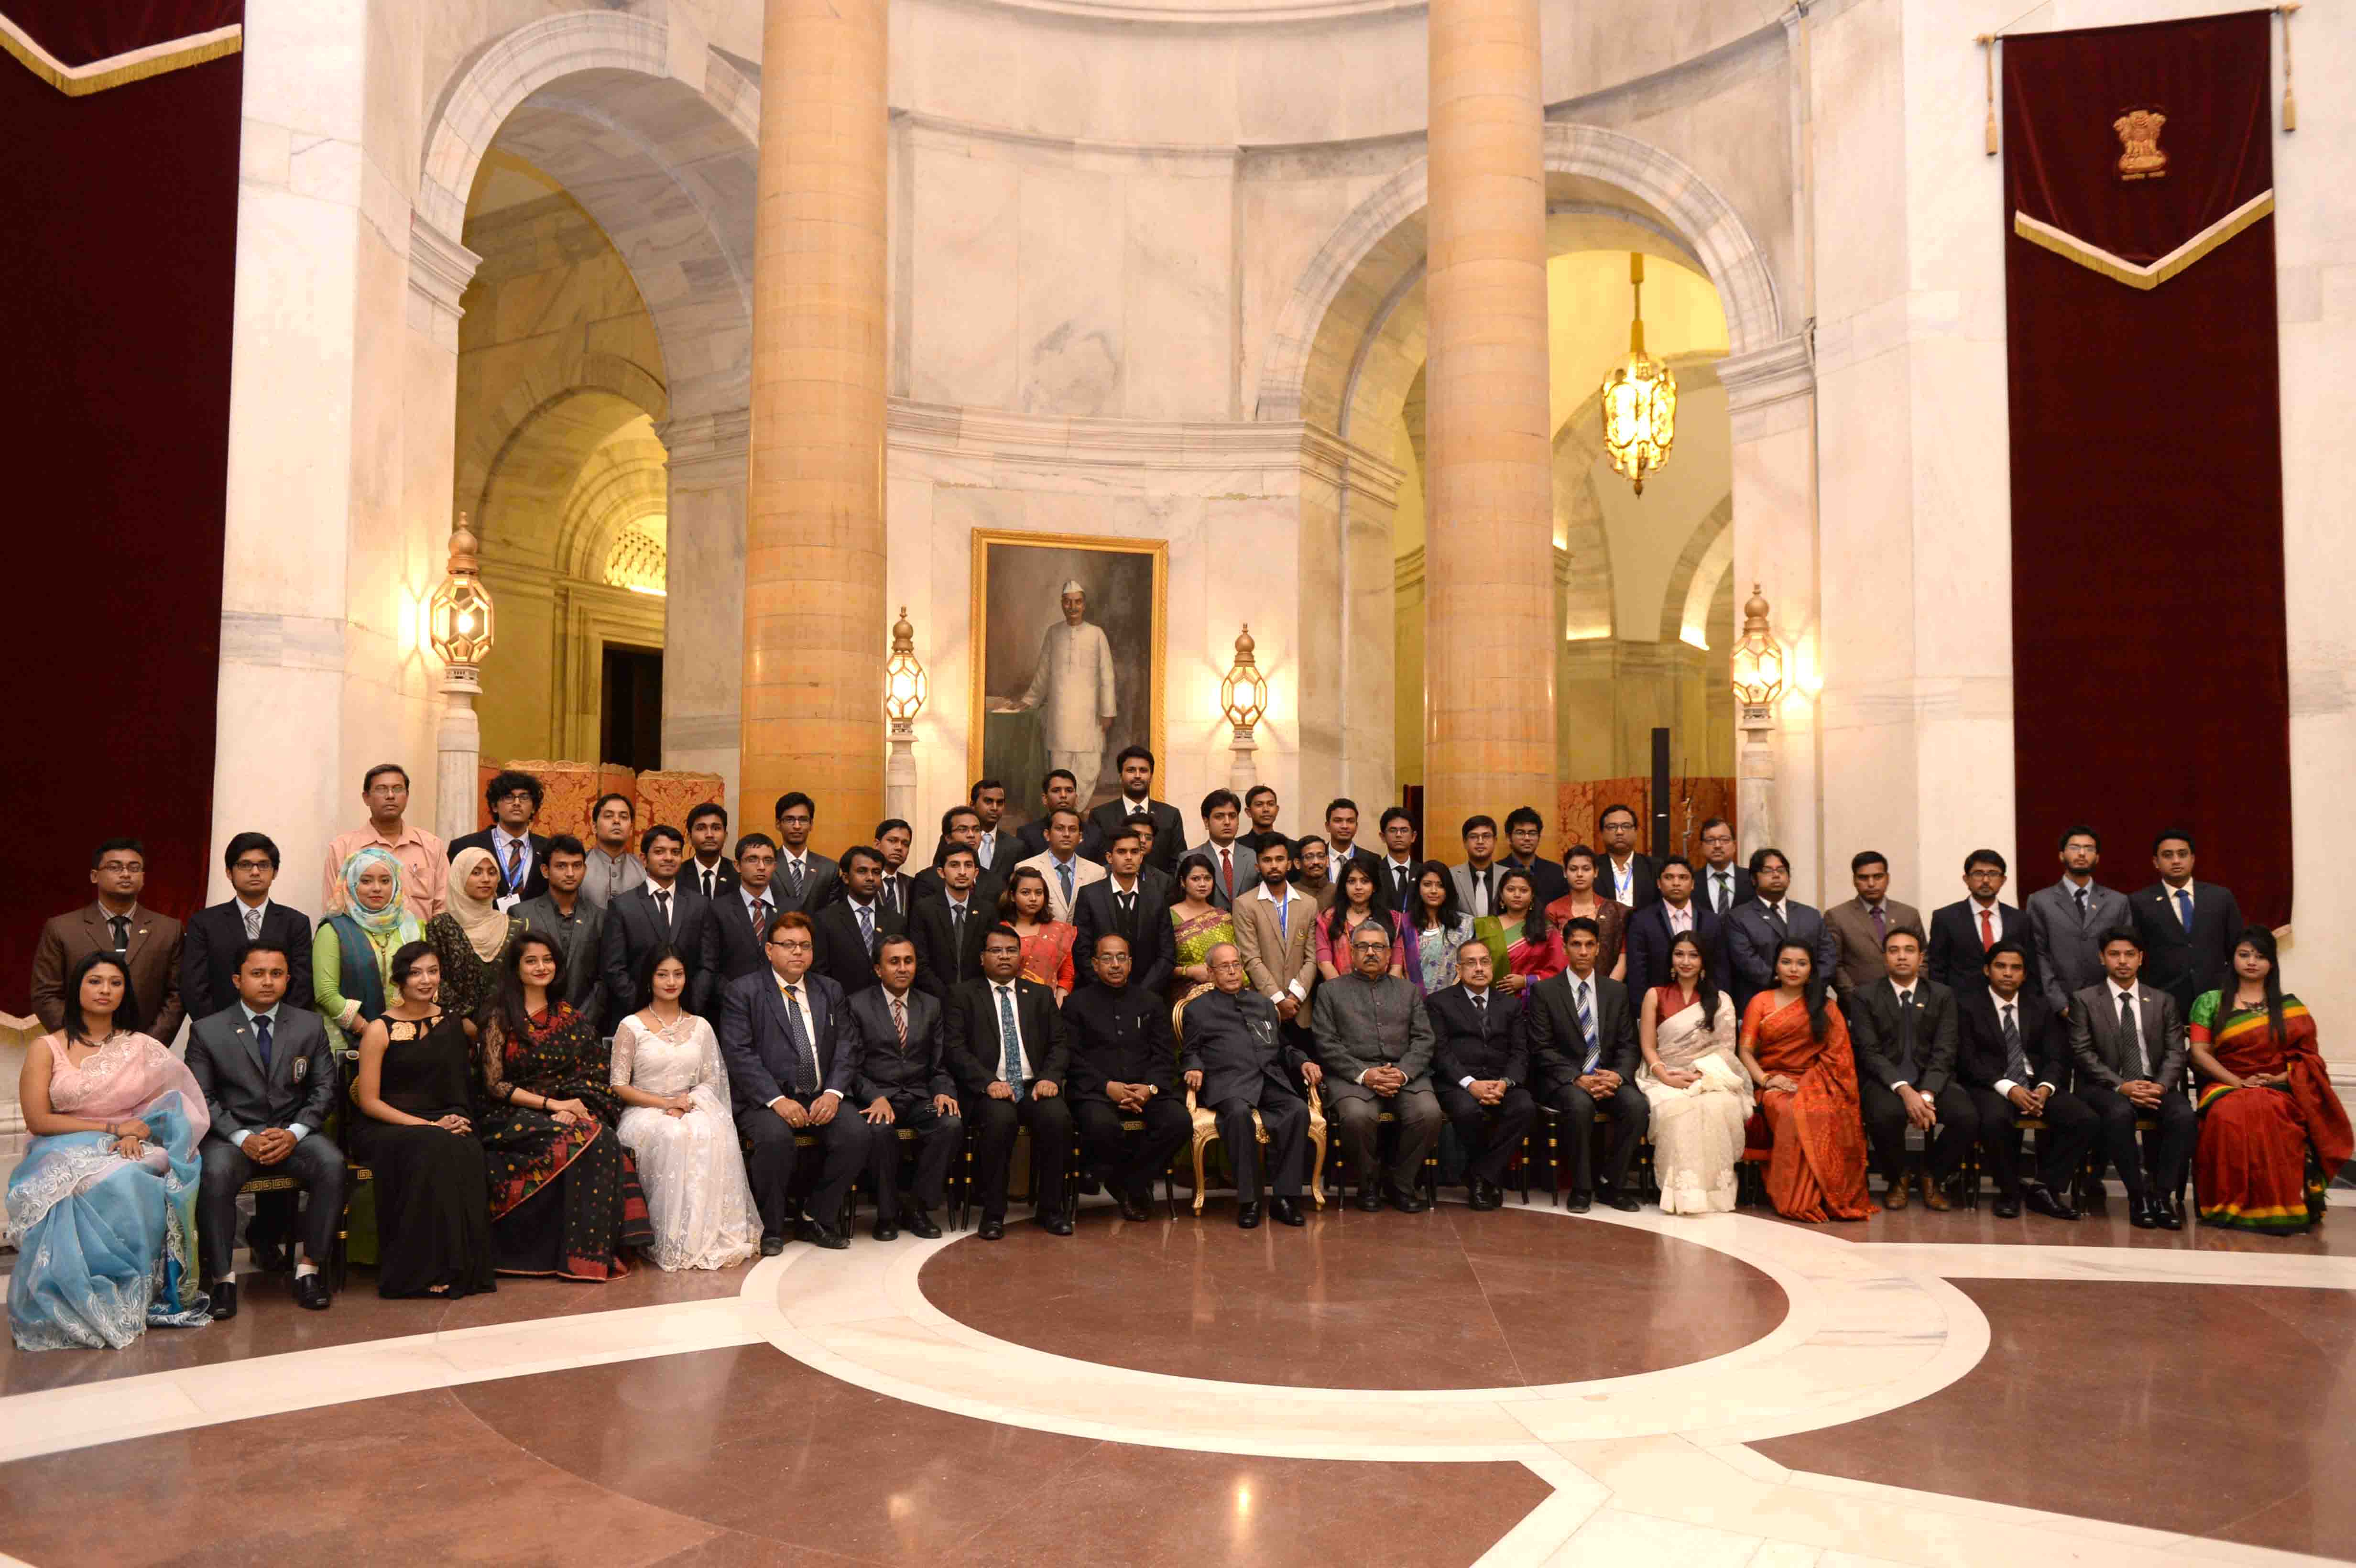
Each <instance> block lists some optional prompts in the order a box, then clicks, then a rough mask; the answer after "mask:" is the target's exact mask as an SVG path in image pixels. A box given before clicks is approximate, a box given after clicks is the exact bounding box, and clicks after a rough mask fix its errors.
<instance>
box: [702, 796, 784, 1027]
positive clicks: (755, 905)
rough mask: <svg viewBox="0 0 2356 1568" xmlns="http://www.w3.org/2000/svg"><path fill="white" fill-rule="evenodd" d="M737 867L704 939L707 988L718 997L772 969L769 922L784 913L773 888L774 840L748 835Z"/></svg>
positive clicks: (737, 856)
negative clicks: (733, 984)
mask: <svg viewBox="0 0 2356 1568" xmlns="http://www.w3.org/2000/svg"><path fill="white" fill-rule="evenodd" d="M732 863H733V864H734V867H735V870H736V875H735V878H734V880H732V881H731V882H730V884H729V886H728V888H727V890H726V891H723V893H722V894H721V895H720V898H719V900H718V901H716V902H714V903H713V904H712V919H711V920H710V921H709V922H708V923H706V924H705V926H704V933H703V972H704V974H705V976H707V978H706V979H705V981H704V985H705V987H706V988H707V990H708V992H709V993H710V994H712V996H714V997H717V995H718V993H719V991H720V988H721V987H723V986H726V985H728V984H730V983H731V982H732V981H736V980H741V979H743V978H744V976H747V975H751V974H754V973H755V972H757V971H759V970H762V969H766V968H767V967H768V964H769V922H771V921H772V920H775V919H776V917H777V915H778V914H779V913H780V911H779V910H778V908H777V901H776V894H775V893H774V892H773V891H771V889H770V885H769V884H770V882H771V880H773V879H774V878H775V876H776V869H777V847H776V844H774V843H772V842H770V839H769V836H768V835H767V834H766V833H747V834H746V835H744V837H742V838H739V839H738V840H736V853H735V855H734V857H733V860H732ZM691 869H692V868H691Z"/></svg>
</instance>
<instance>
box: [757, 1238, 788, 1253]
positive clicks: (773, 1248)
mask: <svg viewBox="0 0 2356 1568" xmlns="http://www.w3.org/2000/svg"><path fill="white" fill-rule="evenodd" d="M785 1250H786V1239H785V1237H783V1236H766V1235H765V1236H763V1237H762V1238H761V1255H762V1256H763V1257H765V1258H773V1257H776V1255H777V1254H778V1253H782V1252H784V1251H785Z"/></svg>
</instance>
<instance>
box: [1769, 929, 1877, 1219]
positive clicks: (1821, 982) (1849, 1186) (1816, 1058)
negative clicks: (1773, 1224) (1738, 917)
mask: <svg viewBox="0 0 2356 1568" xmlns="http://www.w3.org/2000/svg"><path fill="white" fill-rule="evenodd" d="M1775 982H1776V983H1775V986H1774V988H1773V989H1772V990H1766V991H1762V992H1760V993H1759V994H1758V995H1757V996H1755V997H1751V1006H1750V1008H1749V1009H1748V1010H1746V1011H1745V1012H1744V1013H1743V1015H1742V1068H1743V1071H1744V1072H1747V1073H1748V1074H1750V1077H1751V1083H1754V1084H1756V1085H1757V1086H1758V1090H1759V1109H1760V1111H1761V1113H1762V1115H1765V1116H1766V1118H1767V1125H1769V1126H1770V1127H1772V1128H1773V1129H1774V1133H1775V1157H1774V1158H1773V1159H1772V1160H1771V1161H1769V1162H1768V1166H1767V1198H1768V1200H1769V1201H1770V1202H1772V1203H1773V1204H1774V1205H1775V1212H1777V1213H1778V1214H1782V1215H1783V1216H1785V1217H1786V1218H1788V1219H1793V1220H1806V1221H1811V1222H1821V1221H1826V1220H1862V1219H1865V1218H1867V1217H1868V1216H1869V1215H1871V1214H1872V1212H1873V1203H1872V1201H1871V1200H1869V1199H1868V1198H1867V1197H1866V1195H1865V1121H1864V1118H1863V1116H1862V1115H1860V1114H1859V1112H1858V1104H1857V1056H1856V1053H1855V1052H1854V1051H1852V1050H1851V1049H1850V1047H1849V1042H1848V1025H1847V1023H1846V1022H1845V1021H1843V1019H1842V1018H1841V1015H1840V1005H1839V1004H1838V1003H1837V1002H1835V1001H1834V1000H1833V999H1832V998H1831V997H1828V996H1826V994H1825V976H1822V975H1819V974H1817V973H1816V955H1815V949H1814V948H1812V947H1810V946H1809V945H1808V944H1806V943H1804V942H1786V943H1783V944H1781V945H1780V946H1778V947H1777V948H1776V949H1775Z"/></svg>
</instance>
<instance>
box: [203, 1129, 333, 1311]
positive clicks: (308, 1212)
mask: <svg viewBox="0 0 2356 1568" xmlns="http://www.w3.org/2000/svg"><path fill="white" fill-rule="evenodd" d="M198 1155H199V1156H200V1157H202V1158H203V1160H204V1167H205V1168H204V1174H203V1176H202V1177H200V1178H199V1179H198V1182H197V1234H198V1251H199V1252H200V1253H203V1255H204V1270H205V1278H206V1280H208V1281H211V1280H216V1279H220V1278H223V1277H224V1276H226V1275H228V1273H229V1271H230V1267H231V1266H232V1264H231V1261H230V1260H231V1259H232V1258H233V1257H234V1256H235V1254H236V1253H237V1189H239V1188H240V1187H242V1186H244V1185H245V1183H247V1182H248V1181H250V1180H252V1179H253V1178H255V1177H257V1176H291V1177H293V1178H294V1179H295V1180H297V1181H299V1182H301V1183H302V1184H303V1191H304V1195H305V1197H307V1198H308V1199H309V1200H310V1201H309V1202H308V1203H306V1204H305V1205H304V1209H303V1215H302V1219H301V1222H300V1223H299V1224H298V1225H297V1226H296V1231H297V1233H298V1234H300V1235H301V1236H302V1238H303V1255H304V1256H305V1257H306V1258H308V1259H310V1260H311V1261H312V1262H313V1263H315V1264H324V1263H326V1262H327V1259H328V1257H329V1256H330V1255H331V1254H332V1253H334V1252H335V1250H336V1231H337V1227H339V1226H340V1225H341V1224H342V1222H343V1217H344V1151H343V1150H341V1149H339V1148H337V1147H336V1146H335V1143H334V1142H333V1141H332V1140H331V1139H329V1138H328V1137H327V1135H326V1134H324V1133H306V1134H305V1136H304V1138H303V1141H302V1142H301V1143H298V1144H296V1145H295V1152H294V1153H292V1154H290V1155H288V1156H287V1157H285V1158H284V1159H282V1160H280V1161H279V1162H278V1163H277V1164H276V1165H262V1164H258V1163H256V1162H255V1161H254V1160H253V1159H252V1158H250V1157H248V1156H247V1155H246V1152H245V1151H244V1150H243V1149H241V1148H240V1147H237V1146H236V1145H235V1144H233V1143H231V1142H230V1141H229V1139H227V1138H224V1137H215V1136H211V1135H209V1134H208V1135H207V1136H206V1137H205V1141H204V1142H203V1143H202V1144H199V1145H198ZM256 1196H257V1197H263V1196H267V1194H256Z"/></svg>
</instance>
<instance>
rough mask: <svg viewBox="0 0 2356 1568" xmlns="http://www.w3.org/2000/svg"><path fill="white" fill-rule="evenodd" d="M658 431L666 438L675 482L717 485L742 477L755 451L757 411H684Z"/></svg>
mask: <svg viewBox="0 0 2356 1568" xmlns="http://www.w3.org/2000/svg"><path fill="white" fill-rule="evenodd" d="M655 434H656V435H658V436H659V437H660V438H661V439H662V443H663V450H664V452H665V453H668V454H669V464H670V473H671V477H672V479H673V480H674V481H680V480H683V481H685V482H687V483H689V484H691V485H713V484H724V483H727V482H728V481H731V480H742V479H743V478H744V461H745V454H746V453H749V452H750V451H751V450H752V434H753V411H752V410H750V409H719V410H715V411H712V412H711V413H701V414H681V415H680V416H679V417H678V418H676V419H669V420H665V421H662V423H660V424H659V425H657V426H655Z"/></svg>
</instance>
